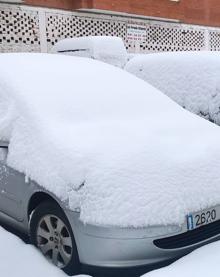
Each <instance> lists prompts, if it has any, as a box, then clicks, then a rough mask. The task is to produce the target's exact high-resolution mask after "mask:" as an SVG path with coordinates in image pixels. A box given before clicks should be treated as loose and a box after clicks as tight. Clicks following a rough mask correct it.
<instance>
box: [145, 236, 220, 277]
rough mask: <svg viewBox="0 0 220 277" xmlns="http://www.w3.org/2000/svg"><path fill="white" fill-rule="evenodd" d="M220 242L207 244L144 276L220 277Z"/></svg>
mask: <svg viewBox="0 0 220 277" xmlns="http://www.w3.org/2000/svg"><path fill="white" fill-rule="evenodd" d="M219 250H220V242H219V241H218V242H215V243H211V244H208V245H205V246H203V247H201V248H199V249H197V250H195V251H193V252H192V253H190V254H188V255H187V256H185V257H183V258H181V259H179V260H178V261H176V262H175V263H173V264H171V265H169V266H167V267H164V268H161V269H158V270H154V271H151V272H149V273H147V274H145V275H143V276H142V277H176V276H178V277H186V276H187V277H194V276H199V277H207V276H212V277H219V274H220V265H219V258H220V251H219Z"/></svg>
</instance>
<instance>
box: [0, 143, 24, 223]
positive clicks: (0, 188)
mask: <svg viewBox="0 0 220 277" xmlns="http://www.w3.org/2000/svg"><path fill="white" fill-rule="evenodd" d="M7 154H8V147H7V145H6V144H2V143H1V142H0V212H2V213H4V214H7V215H9V216H10V217H12V218H14V219H16V220H18V221H22V220H23V219H24V211H23V201H22V199H23V198H24V195H25V193H24V190H25V186H27V184H25V177H24V175H23V174H21V173H19V172H17V171H15V170H14V169H12V168H10V167H9V166H7V164H6V160H7Z"/></svg>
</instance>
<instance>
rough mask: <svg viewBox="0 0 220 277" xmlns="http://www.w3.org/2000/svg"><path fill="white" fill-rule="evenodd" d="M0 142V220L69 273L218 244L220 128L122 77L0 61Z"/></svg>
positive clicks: (58, 63)
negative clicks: (23, 233) (29, 239)
mask: <svg viewBox="0 0 220 277" xmlns="http://www.w3.org/2000/svg"><path fill="white" fill-rule="evenodd" d="M0 140H1V143H0V211H1V212H0V218H1V221H5V222H6V223H7V224H10V225H12V226H14V228H17V229H20V230H22V231H23V232H25V233H27V234H29V235H30V237H31V241H32V242H33V244H34V245H36V247H38V248H39V249H40V251H41V252H42V253H43V254H44V255H45V256H46V257H47V258H48V259H49V260H51V261H52V262H53V263H54V264H55V265H57V266H58V267H60V268H62V269H63V270H64V271H65V272H66V273H68V274H75V273H79V272H80V268H84V269H83V271H84V272H93V270H94V269H95V270H97V268H99V269H100V268H104V269H108V270H109V269H114V270H116V271H117V270H119V272H121V271H122V270H124V269H127V268H128V269H130V268H132V267H135V269H136V273H137V272H138V269H137V268H141V270H143V271H145V270H146V268H145V266H147V268H150V267H151V266H152V265H154V264H159V263H160V262H162V263H163V262H168V261H170V260H173V259H176V258H178V257H180V256H182V255H184V254H186V253H188V252H190V251H191V250H193V249H195V248H197V247H199V246H201V245H203V244H205V243H208V242H211V241H213V240H217V239H219V238H220V206H219V205H220V144H219V141H220V128H219V127H218V126H216V125H214V124H212V123H210V122H209V121H206V120H204V119H202V118H200V117H198V116H196V115H194V114H191V113H190V112H188V111H186V110H184V109H182V108H181V107H180V106H179V105H177V104H176V103H175V102H173V101H172V100H171V99H169V98H168V97H167V96H166V95H164V94H163V93H161V92H160V91H159V90H157V89H155V88H154V87H152V86H151V85H149V84H147V83H146V82H144V81H142V80H140V79H138V78H137V77H135V76H133V75H132V74H129V73H127V72H126V71H124V70H122V69H120V68H117V67H114V66H111V65H108V64H105V63H102V62H99V61H96V60H92V59H87V58H80V57H67V56H63V55H52V54H1V55H0ZM2 251H4V249H2ZM85 268H86V270H85ZM143 268H144V269H143Z"/></svg>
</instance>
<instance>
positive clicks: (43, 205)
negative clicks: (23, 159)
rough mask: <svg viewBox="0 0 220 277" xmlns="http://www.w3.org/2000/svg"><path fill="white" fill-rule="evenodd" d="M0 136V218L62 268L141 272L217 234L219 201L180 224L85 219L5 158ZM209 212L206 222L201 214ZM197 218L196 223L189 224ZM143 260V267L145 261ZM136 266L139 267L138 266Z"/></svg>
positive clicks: (219, 229) (71, 271)
mask: <svg viewBox="0 0 220 277" xmlns="http://www.w3.org/2000/svg"><path fill="white" fill-rule="evenodd" d="M7 153H8V143H7V142H3V141H1V142H0V219H1V221H2V222H4V223H6V224H8V225H10V226H12V227H13V228H15V229H18V230H21V231H22V232H24V233H26V234H29V236H30V239H31V242H32V243H33V244H34V245H35V246H36V247H37V248H39V250H40V251H41V252H42V253H43V255H45V257H46V258H47V259H49V260H50V261H51V262H52V263H54V264H55V265H56V266H58V267H60V268H62V269H63V270H64V271H65V272H66V273H67V274H69V275H72V274H77V273H79V272H86V273H93V272H94V271H97V270H98V269H102V270H103V269H106V270H108V271H109V272H110V271H111V269H112V270H113V272H119V273H120V274H122V271H123V270H126V269H129V270H130V269H132V268H134V269H135V272H136V273H140V272H146V271H147V270H148V269H151V268H152V266H153V265H155V264H156V265H159V264H161V263H162V264H163V263H167V262H169V261H172V260H173V259H176V258H178V257H180V256H182V255H184V254H186V253H188V252H190V251H191V250H193V249H195V248H197V247H199V246H201V245H203V244H205V243H208V242H211V241H214V240H217V239H219V238H220V224H219V220H218V218H217V217H216V214H219V212H220V210H219V207H218V206H217V207H213V208H211V209H208V210H206V211H200V212H198V213H195V214H191V215H188V216H186V220H185V223H184V224H183V225H182V226H152V227H148V228H139V229H134V228H116V227H114V228H111V227H97V226H92V225H84V224H83V223H81V221H80V220H79V213H78V212H77V211H71V210H70V209H69V208H68V205H67V203H65V202H62V201H61V200H60V199H58V198H57V197H56V196H55V195H54V194H52V193H51V192H48V191H47V190H45V189H44V188H42V187H41V186H40V185H39V184H37V183H35V182H34V181H32V180H30V179H27V178H25V176H24V175H23V174H21V173H19V172H17V171H15V170H14V169H13V168H10V167H8V166H7V164H6V159H7ZM207 216H209V217H210V220H209V222H211V223H209V224H206V222H205V221H204V218H205V217H207ZM193 218H194V219H197V220H198V218H199V220H200V221H201V222H200V223H201V224H198V226H196V227H199V228H193V227H192V226H191V223H192V220H193ZM146 266H147V267H146ZM139 269H140V270H139Z"/></svg>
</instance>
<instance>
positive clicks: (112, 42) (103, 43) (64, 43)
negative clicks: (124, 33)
mask: <svg viewBox="0 0 220 277" xmlns="http://www.w3.org/2000/svg"><path fill="white" fill-rule="evenodd" d="M51 52H52V53H57V54H64V55H70V56H77V57H86V58H91V59H95V60H99V61H102V62H105V63H109V64H111V65H114V66H117V67H121V68H123V67H124V66H125V64H126V63H127V60H128V53H127V50H126V48H125V46H124V42H123V40H122V39H121V38H119V37H114V36H88V37H74V38H66V39H62V40H60V41H59V42H57V43H56V44H55V45H54V47H53V48H52V50H51Z"/></svg>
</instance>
